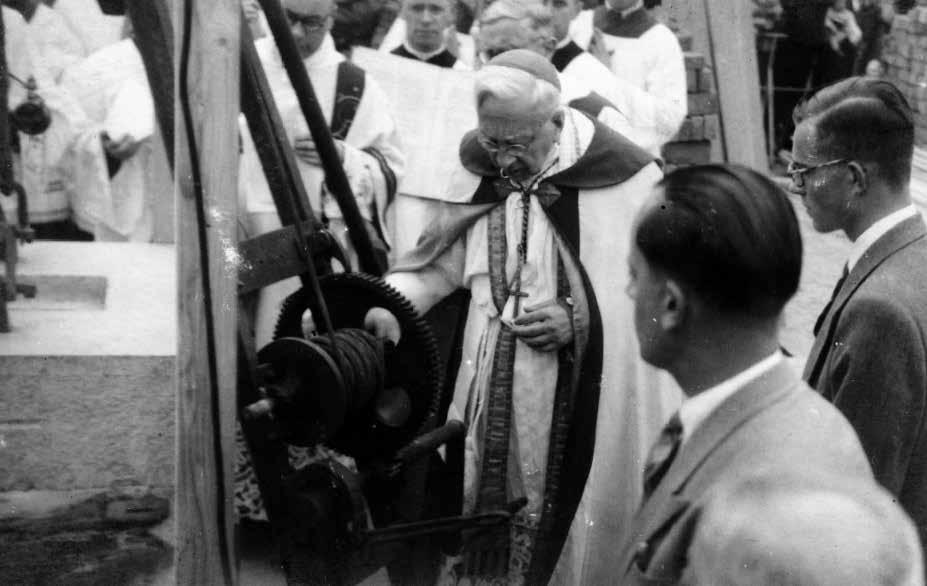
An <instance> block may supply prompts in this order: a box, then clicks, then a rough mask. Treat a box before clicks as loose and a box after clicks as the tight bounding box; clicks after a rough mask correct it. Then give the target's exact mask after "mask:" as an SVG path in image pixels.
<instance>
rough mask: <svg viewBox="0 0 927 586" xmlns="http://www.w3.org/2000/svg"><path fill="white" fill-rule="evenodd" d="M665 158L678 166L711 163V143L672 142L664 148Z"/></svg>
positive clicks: (705, 141)
mask: <svg viewBox="0 0 927 586" xmlns="http://www.w3.org/2000/svg"><path fill="white" fill-rule="evenodd" d="M663 158H664V160H666V162H667V163H671V164H673V165H676V166H680V167H681V166H685V165H700V164H703V163H708V162H710V161H711V141H710V140H699V141H692V142H670V143H667V144H666V145H664V147H663Z"/></svg>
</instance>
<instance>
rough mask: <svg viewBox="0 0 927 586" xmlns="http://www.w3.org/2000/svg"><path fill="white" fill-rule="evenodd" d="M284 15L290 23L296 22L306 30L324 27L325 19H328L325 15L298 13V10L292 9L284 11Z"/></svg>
mask: <svg viewBox="0 0 927 586" xmlns="http://www.w3.org/2000/svg"><path fill="white" fill-rule="evenodd" d="M286 17H287V18H288V19H289V21H290V24H298V25H299V26H301V27H303V29H304V30H305V31H307V32H315V31H320V30H322V29H323V28H325V21H326V20H327V19H328V17H327V16H319V15H317V14H300V13H298V12H293V11H292V10H287V11H286Z"/></svg>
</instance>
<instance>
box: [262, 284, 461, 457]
mask: <svg viewBox="0 0 927 586" xmlns="http://www.w3.org/2000/svg"><path fill="white" fill-rule="evenodd" d="M320 285H321V288H322V294H323V295H325V299H326V302H327V304H328V308H329V312H330V314H331V318H332V322H333V323H332V325H333V327H334V328H335V329H340V328H346V327H353V328H362V327H363V317H364V315H366V313H367V310H369V309H370V308H371V307H385V308H386V309H388V310H389V311H391V312H392V313H393V315H395V316H396V318H397V320H399V324H400V327H401V328H402V340H400V343H399V348H400V349H403V348H405V349H408V348H409V345H410V344H411V345H413V346H412V348H417V351H416V352H415V355H416V356H417V357H418V358H419V359H420V360H421V363H422V366H423V369H424V371H425V377H423V378H424V380H425V382H426V384H425V385H422V384H421V382H420V380H421V379H419V380H408V382H409V383H411V384H410V386H409V390H411V389H413V388H414V389H416V395H417V396H415V397H414V398H413V406H415V405H416V403H418V405H421V404H422V402H423V401H425V402H426V403H427V406H426V407H425V408H424V410H419V413H421V415H420V416H419V417H416V418H415V421H410V425H409V429H406V430H404V432H405V433H403V436H404V437H403V438H402V439H401V442H402V443H405V442H408V441H411V440H412V439H413V438H414V437H416V436H418V435H421V434H423V433H426V432H428V431H430V430H432V429H434V428H435V427H436V426H438V425H440V424H441V423H443V416H442V414H441V413H440V410H441V405H442V404H443V402H444V393H445V389H444V384H443V378H444V375H443V368H442V366H441V358H440V353H439V351H438V344H437V341H436V339H435V336H434V332H432V330H431V326H430V325H429V324H428V322H427V321H426V320H425V319H424V318H423V317H422V316H420V315H419V314H418V312H417V311H416V310H415V308H414V307H413V306H412V303H411V302H410V301H409V300H408V299H406V298H405V297H404V296H403V295H402V294H401V293H399V292H398V291H396V289H394V288H393V287H392V286H390V285H389V284H387V283H386V282H385V281H383V280H382V279H380V278H378V277H374V276H372V275H367V274H364V273H335V274H331V275H327V276H325V277H322V279H321V280H320ZM352 295H354V296H356V297H352ZM352 302H354V305H353V306H352V305H351V303H352ZM316 305H317V303H316V302H315V299H314V296H313V294H312V291H311V290H310V289H306V288H302V289H300V290H298V291H296V292H295V293H293V294H292V295H290V296H289V297H287V298H286V300H285V301H284V302H283V305H282V306H281V310H280V315H279V317H278V318H277V324H276V328H275V329H274V338H275V339H276V338H283V337H292V336H296V337H302V314H303V312H304V311H305V310H306V309H312V310H313V314H316V311H317V308H316ZM348 314H350V315H348ZM316 325H317V326H319V327H321V326H322V322H321V320H320V319H318V318H317V319H316ZM319 333H320V334H321V333H323V332H321V331H320V332H319ZM416 374H417V373H416ZM416 378H417V377H416ZM426 392H428V393H429V394H430V396H429V397H424V396H423V395H424V394H425V393H426ZM415 411H416V410H415V409H413V413H414V412H415ZM341 435H342V434H339V436H341ZM336 443H341V442H338V441H337V439H336V440H335V441H334V442H332V446H331V447H334V448H336V449H339V448H340V447H342V446H338V445H335V444H336ZM351 451H353V450H351ZM346 453H349V451H348V450H346Z"/></svg>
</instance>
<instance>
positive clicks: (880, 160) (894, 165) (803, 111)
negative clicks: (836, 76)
mask: <svg viewBox="0 0 927 586" xmlns="http://www.w3.org/2000/svg"><path fill="white" fill-rule="evenodd" d="M793 118H794V119H795V124H796V125H798V124H800V123H802V122H805V121H810V123H811V124H813V125H814V128H815V130H816V131H817V133H818V136H819V138H820V140H821V141H822V143H821V144H822V146H823V147H824V148H825V149H827V152H828V156H829V157H833V158H840V159H853V160H856V161H860V162H864V163H874V164H876V165H877V167H878V169H879V173H880V175H881V177H882V178H883V179H884V180H885V181H886V182H888V184H889V185H891V186H892V187H894V188H898V189H900V188H903V187H904V186H906V185H907V184H908V182H909V181H910V180H911V159H912V156H913V154H914V114H913V112H912V111H911V106H910V105H909V104H908V102H907V100H906V99H905V97H904V96H903V95H902V93H901V92H900V91H899V90H898V88H897V87H895V86H894V85H893V84H892V83H891V82H888V81H885V80H882V79H872V78H867V77H851V78H849V79H845V80H843V81H839V82H837V83H835V84H833V85H830V86H827V87H825V88H824V89H822V90H820V91H818V92H817V93H816V94H814V96H812V97H811V98H810V99H808V100H807V101H805V102H803V103H801V104H799V105H798V106H797V107H796V108H795V111H794V113H793Z"/></svg>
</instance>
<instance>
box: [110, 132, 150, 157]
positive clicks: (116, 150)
mask: <svg viewBox="0 0 927 586" xmlns="http://www.w3.org/2000/svg"><path fill="white" fill-rule="evenodd" d="M100 140H101V142H102V144H103V150H105V151H106V152H107V153H108V154H109V155H110V156H111V157H113V158H116V159H119V160H120V161H125V160H126V159H128V158H129V157H131V156H132V155H134V154H135V153H136V152H137V151H138V149H139V147H140V146H142V141H140V140H135V139H134V138H132V137H131V136H129V135H124V136H122V137H121V138H119V139H118V140H113V139H112V138H110V136H109V135H108V134H107V133H106V132H103V133H101V134H100Z"/></svg>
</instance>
